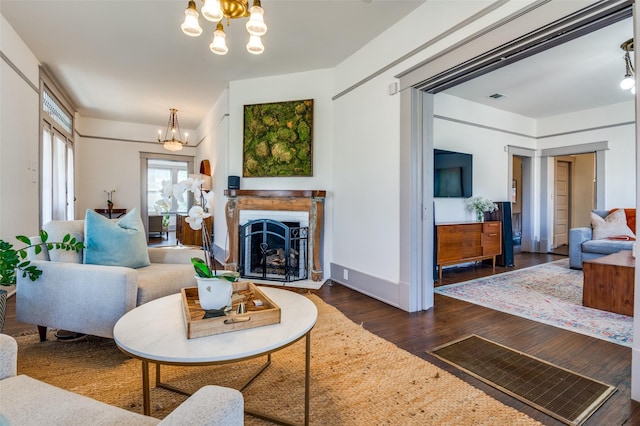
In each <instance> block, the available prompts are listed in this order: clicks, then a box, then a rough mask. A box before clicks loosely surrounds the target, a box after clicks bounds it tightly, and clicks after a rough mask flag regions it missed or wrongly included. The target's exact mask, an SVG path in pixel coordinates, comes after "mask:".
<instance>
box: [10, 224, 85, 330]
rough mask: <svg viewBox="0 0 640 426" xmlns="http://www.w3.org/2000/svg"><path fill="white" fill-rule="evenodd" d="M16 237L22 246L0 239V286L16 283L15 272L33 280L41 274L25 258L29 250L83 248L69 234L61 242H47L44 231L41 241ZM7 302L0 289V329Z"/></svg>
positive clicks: (80, 243)
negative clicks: (17, 246)
mask: <svg viewBox="0 0 640 426" xmlns="http://www.w3.org/2000/svg"><path fill="white" fill-rule="evenodd" d="M16 239H17V240H18V241H20V242H22V243H24V244H25V246H24V247H22V248H19V249H18V248H15V247H14V246H13V244H11V243H8V242H6V241H4V240H0V286H12V285H14V284H15V283H16V280H17V274H18V273H22V276H23V277H29V279H30V280H31V281H35V280H37V279H38V277H40V275H42V270H41V269H39V268H38V267H36V266H35V265H32V264H31V261H30V260H28V259H27V255H28V253H29V250H33V251H34V253H35V254H40V253H42V248H43V247H46V248H47V249H48V250H54V249H60V250H73V251H75V252H79V251H80V250H82V249H83V248H84V244H83V243H82V242H81V241H76V239H75V238H72V237H71V235H69V234H67V235H65V236H64V238H63V239H62V241H61V242H49V235H48V234H47V233H46V231H44V230H41V231H40V240H41V242H38V243H32V242H31V240H30V239H29V238H28V237H25V236H24V235H18V236H16ZM6 304H7V291H6V290H0V331H2V328H3V327H4V319H5V313H6Z"/></svg>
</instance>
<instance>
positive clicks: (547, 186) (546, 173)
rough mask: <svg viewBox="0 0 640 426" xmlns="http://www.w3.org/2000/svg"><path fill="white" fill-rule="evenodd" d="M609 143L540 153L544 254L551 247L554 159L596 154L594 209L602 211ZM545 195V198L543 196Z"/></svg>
mask: <svg viewBox="0 0 640 426" xmlns="http://www.w3.org/2000/svg"><path fill="white" fill-rule="evenodd" d="M608 149H609V142H606V141H605V142H593V143H586V144H579V145H569V146H562V147H557V148H548V149H543V150H542V151H541V157H540V190H541V197H540V248H539V251H540V252H542V253H546V252H548V251H550V250H551V249H552V245H553V206H554V199H553V196H552V195H553V193H554V189H553V183H554V181H555V172H554V157H562V156H565V155H574V154H587V153H592V152H595V153H596V208H597V209H599V210H604V208H605V205H606V200H605V180H606V179H605V175H606V174H605V152H606V151H607V150H608ZM545 195H547V196H545Z"/></svg>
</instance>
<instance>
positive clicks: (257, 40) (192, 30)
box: [180, 0, 267, 55]
mask: <svg viewBox="0 0 640 426" xmlns="http://www.w3.org/2000/svg"><path fill="white" fill-rule="evenodd" d="M202 2H203V5H202V8H201V9H200V13H202V16H204V18H205V19H206V20H208V21H211V22H214V23H217V25H216V29H215V31H214V32H213V41H212V42H211V44H210V45H209V49H211V51H212V52H213V53H215V54H216V55H226V53H227V52H228V51H229V48H227V43H226V40H225V39H226V37H227V35H226V34H225V33H224V27H223V25H222V20H223V19H224V18H227V26H229V22H230V20H231V19H235V18H246V17H249V20H248V21H247V24H246V28H247V32H248V33H249V42H248V43H247V50H248V51H249V53H253V54H254V55H259V54H261V53H262V52H264V45H263V44H262V36H263V35H265V33H266V32H267V25H266V24H265V23H264V9H262V7H261V5H260V0H253V6H252V7H251V8H249V0H202ZM200 13H198V9H197V8H196V2H195V1H194V0H189V3H188V6H187V9H186V10H185V11H184V15H185V17H184V22H183V23H182V25H181V26H180V28H182V32H183V33H185V34H186V35H188V36H191V37H197V36H199V35H200V34H202V27H200V22H198V17H199V16H200Z"/></svg>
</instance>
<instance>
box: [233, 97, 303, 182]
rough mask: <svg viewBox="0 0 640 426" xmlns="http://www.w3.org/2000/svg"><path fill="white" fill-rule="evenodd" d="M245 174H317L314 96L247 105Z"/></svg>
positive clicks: (245, 107)
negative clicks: (314, 167)
mask: <svg viewBox="0 0 640 426" xmlns="http://www.w3.org/2000/svg"><path fill="white" fill-rule="evenodd" d="M242 176H244V177H276V176H313V99H306V100H302V101H288V102H273V103H268V104H255V105H245V106H244V138H243V156H242Z"/></svg>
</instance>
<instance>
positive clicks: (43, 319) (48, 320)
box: [16, 220, 203, 341]
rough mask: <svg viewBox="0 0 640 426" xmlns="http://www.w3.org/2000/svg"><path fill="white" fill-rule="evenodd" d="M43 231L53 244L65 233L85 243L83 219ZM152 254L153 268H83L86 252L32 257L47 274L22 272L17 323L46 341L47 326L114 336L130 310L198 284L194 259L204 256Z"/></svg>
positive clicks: (175, 251) (178, 251)
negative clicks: (35, 330)
mask: <svg viewBox="0 0 640 426" xmlns="http://www.w3.org/2000/svg"><path fill="white" fill-rule="evenodd" d="M44 230H45V231H47V233H48V234H49V241H51V242H53V241H62V238H63V237H64V236H65V235H66V234H70V235H71V236H72V237H74V238H76V239H77V240H78V241H84V220H71V221H52V222H49V223H47V224H46V225H45V226H44ZM32 240H33V241H38V240H39V237H33V238H32ZM148 251H149V259H150V261H151V264H150V265H149V266H145V267H142V268H137V269H132V268H128V267H120V266H102V265H88V264H83V263H82V259H83V257H82V253H80V254H78V253H75V252H73V251H70V252H65V251H64V250H52V251H51V252H50V253H49V252H48V251H47V250H43V252H42V253H40V254H39V255H37V256H36V255H35V254H33V253H31V254H30V255H29V258H30V259H33V260H32V264H33V265H36V266H37V267H38V268H39V269H41V270H42V271H43V272H42V276H41V277H40V278H38V279H37V280H36V281H31V280H29V278H25V277H22V274H18V278H17V285H16V319H17V320H18V321H19V322H24V323H27V324H35V325H37V326H38V330H39V332H40V339H41V340H42V341H44V340H45V339H46V329H47V327H51V328H57V329H61V330H70V331H74V332H78V333H84V334H90V335H94V336H101V337H107V338H113V326H114V325H115V323H116V322H117V321H118V319H120V317H122V316H123V315H124V314H125V313H127V312H128V311H130V310H131V309H133V308H135V307H136V306H139V305H141V304H143V303H146V302H149V301H151V300H154V299H157V298H159V297H163V296H168V295H170V294H174V293H178V292H180V289H181V288H183V287H192V286H196V285H197V283H196V279H195V272H194V269H193V266H192V265H191V261H190V259H191V258H192V257H202V256H203V252H202V250H197V249H188V248H183V247H177V246H176V247H171V248H148Z"/></svg>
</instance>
